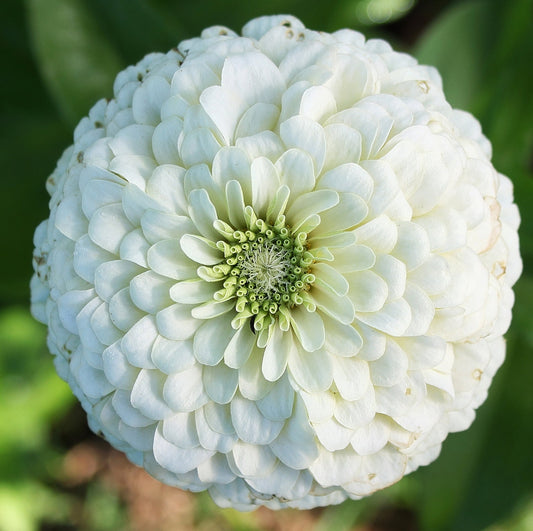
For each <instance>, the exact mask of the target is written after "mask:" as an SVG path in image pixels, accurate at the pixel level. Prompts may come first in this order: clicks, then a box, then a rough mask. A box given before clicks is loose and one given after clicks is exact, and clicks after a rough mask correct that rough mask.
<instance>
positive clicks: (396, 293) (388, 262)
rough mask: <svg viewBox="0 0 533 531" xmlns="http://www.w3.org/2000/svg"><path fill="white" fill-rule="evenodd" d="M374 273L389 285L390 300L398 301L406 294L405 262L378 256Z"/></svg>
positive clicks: (392, 257) (388, 256)
mask: <svg viewBox="0 0 533 531" xmlns="http://www.w3.org/2000/svg"><path fill="white" fill-rule="evenodd" d="M373 271H374V272H375V273H377V274H378V275H379V276H380V277H381V278H382V279H383V280H384V281H385V282H386V283H387V290H388V299H389V300H394V299H397V298H399V297H401V296H402V295H403V294H404V291H405V282H406V277H407V272H406V270H405V264H404V263H403V262H400V260H398V259H397V258H394V256H390V255H382V256H378V257H377V259H376V264H375V265H374V268H373ZM362 311H367V310H362Z"/></svg>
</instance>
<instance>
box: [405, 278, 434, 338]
mask: <svg viewBox="0 0 533 531" xmlns="http://www.w3.org/2000/svg"><path fill="white" fill-rule="evenodd" d="M404 300H405V301H406V302H407V304H409V307H410V308H411V324H410V325H409V327H408V328H407V330H406V331H405V332H404V334H405V335H406V336H422V335H424V334H425V333H426V332H427V331H428V328H429V327H430V325H431V321H433V317H434V315H435V304H434V303H433V302H432V301H431V299H430V298H429V297H428V296H427V295H426V294H425V293H424V292H423V291H422V290H421V289H420V288H419V287H418V286H416V285H415V284H411V283H408V284H407V288H406V290H405V294H404Z"/></svg>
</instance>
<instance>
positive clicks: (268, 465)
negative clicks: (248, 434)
mask: <svg viewBox="0 0 533 531" xmlns="http://www.w3.org/2000/svg"><path fill="white" fill-rule="evenodd" d="M230 455H231V456H232V457H233V460H234V464H235V466H236V467H237V470H238V472H239V473H240V474H242V475H243V476H244V477H249V476H250V477H257V476H260V477H261V476H267V475H269V474H270V473H271V472H272V470H273V469H274V466H275V464H276V462H277V459H276V456H275V455H274V454H273V453H272V452H271V451H270V449H269V448H268V446H258V445H256V444H248V443H245V442H242V441H237V442H236V443H235V446H234V447H233V450H232V452H231V454H230ZM228 457H229V456H228Z"/></svg>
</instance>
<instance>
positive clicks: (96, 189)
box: [81, 179, 124, 219]
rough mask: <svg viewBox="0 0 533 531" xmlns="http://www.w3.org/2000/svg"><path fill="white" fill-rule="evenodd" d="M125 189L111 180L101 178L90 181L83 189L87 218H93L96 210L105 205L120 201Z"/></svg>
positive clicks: (83, 202) (82, 202) (82, 201)
mask: <svg viewBox="0 0 533 531" xmlns="http://www.w3.org/2000/svg"><path fill="white" fill-rule="evenodd" d="M123 190H124V186H121V185H120V184H117V183H114V182H111V181H104V180H101V179H93V180H91V181H89V182H88V183H87V184H86V186H85V188H84V189H83V196H82V200H81V205H82V209H83V212H84V214H85V215H86V216H87V219H91V217H92V215H93V214H94V213H95V212H96V210H98V209H99V208H100V207H102V206H104V205H109V204H113V203H120V202H121V201H122V192H123Z"/></svg>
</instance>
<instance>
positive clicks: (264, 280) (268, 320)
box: [208, 215, 315, 330]
mask: <svg viewBox="0 0 533 531" xmlns="http://www.w3.org/2000/svg"><path fill="white" fill-rule="evenodd" d="M247 225H248V228H247V230H244V231H240V230H233V228H232V227H230V226H229V225H227V224H225V223H224V224H223V230H220V228H219V232H221V233H222V234H224V236H225V239H224V240H219V241H218V242H217V243H216V246H217V247H218V248H219V249H220V250H221V251H223V253H224V259H223V261H222V262H220V263H219V264H217V265H215V266H213V267H212V268H208V269H209V270H210V271H209V276H211V277H213V278H214V277H218V279H220V280H222V281H223V282H222V288H221V289H220V290H218V291H217V292H216V293H215V295H214V299H215V300H217V301H226V300H229V299H235V310H236V311H237V314H238V315H237V317H236V319H235V320H234V326H236V327H240V326H242V325H243V324H244V322H245V321H246V320H248V319H251V320H252V322H251V324H252V325H253V326H252V327H253V329H255V330H261V329H263V328H265V327H268V326H270V324H272V323H273V322H274V318H275V317H276V316H280V317H281V316H283V317H284V318H283V321H288V316H289V313H288V311H289V310H290V308H292V307H294V306H297V305H300V304H304V303H309V304H312V303H311V301H310V300H309V297H308V296H307V291H308V290H309V286H310V285H311V284H312V283H313V282H314V281H315V276H314V275H313V274H312V273H310V272H309V268H310V266H311V264H312V263H313V260H314V258H313V255H312V254H311V253H310V252H309V251H308V250H307V242H306V240H307V234H305V233H304V232H296V233H291V231H290V229H289V228H288V227H286V226H285V219H284V217H283V216H280V217H279V218H278V220H277V222H276V224H275V225H270V224H268V223H267V222H266V221H264V220H262V219H258V218H257V217H256V216H255V215H252V216H251V217H249V218H248V219H247ZM283 328H285V326H284V327H283Z"/></svg>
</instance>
